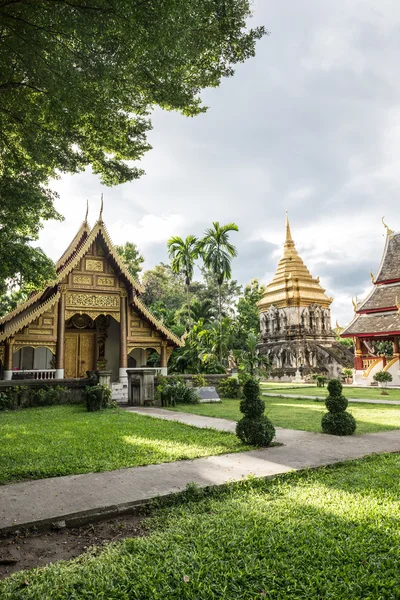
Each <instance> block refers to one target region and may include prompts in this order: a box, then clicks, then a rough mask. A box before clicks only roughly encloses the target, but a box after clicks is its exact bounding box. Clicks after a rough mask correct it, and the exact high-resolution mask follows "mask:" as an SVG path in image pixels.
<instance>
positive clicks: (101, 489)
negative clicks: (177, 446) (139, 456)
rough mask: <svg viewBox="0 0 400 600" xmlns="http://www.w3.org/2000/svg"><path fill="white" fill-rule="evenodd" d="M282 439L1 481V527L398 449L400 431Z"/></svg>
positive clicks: (96, 513)
mask: <svg viewBox="0 0 400 600" xmlns="http://www.w3.org/2000/svg"><path fill="white" fill-rule="evenodd" d="M129 410H132V411H133V412H138V413H141V414H147V415H150V416H153V417H156V418H160V417H161V418H166V419H173V420H178V421H180V422H187V423H190V424H192V425H196V426H198V427H215V428H217V429H218V428H220V427H223V429H224V430H226V429H228V430H229V431H232V430H233V429H234V427H235V422H234V421H225V420H223V419H213V418H211V417H199V416H198V415H188V414H187V413H180V412H172V411H166V410H161V409H154V408H133V409H129ZM221 421H222V423H221ZM277 441H278V442H280V443H282V444H284V445H283V446H279V447H273V448H265V449H262V450H252V451H250V452H243V453H238V454H224V455H220V456H210V457H208V458H198V459H195V460H190V461H185V460H183V461H179V462H173V463H163V464H161V465H149V466H146V467H133V468H130V469H120V470H117V471H108V472H105V473H88V474H85V475H73V476H68V477H53V478H49V479H42V480H36V481H28V482H21V483H14V484H9V485H3V486H0V532H5V531H7V530H8V531H12V530H15V529H18V528H20V527H22V526H25V527H29V526H33V525H35V526H37V527H41V526H45V525H47V524H49V523H53V522H55V521H65V522H66V523H67V525H74V524H78V523H82V522H85V521H90V520H94V519H95V518H99V517H101V516H103V517H104V516H115V515H118V514H123V513H124V512H126V511H129V510H131V509H132V507H134V506H135V505H138V504H141V503H145V502H146V501H148V500H150V499H151V498H155V497H157V496H165V495H168V494H171V493H174V492H179V491H182V490H184V489H185V487H186V486H187V484H188V483H191V482H195V483H196V484H197V485H199V486H209V485H219V484H222V483H226V482H229V481H238V480H241V479H244V478H246V477H248V476H249V475H255V476H257V477H268V476H272V475H276V474H278V473H286V472H287V471H292V470H298V469H305V468H308V467H318V466H322V465H328V464H332V463H335V462H339V461H344V460H348V459H353V458H361V457H362V456H366V455H368V454H372V453H376V452H400V432H399V431H389V432H384V433H372V434H368V435H359V436H352V437H348V438H338V437H335V436H330V435H323V434H320V433H308V432H305V431H294V430H290V429H280V428H277Z"/></svg>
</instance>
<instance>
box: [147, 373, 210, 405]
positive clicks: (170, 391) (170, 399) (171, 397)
mask: <svg viewBox="0 0 400 600" xmlns="http://www.w3.org/2000/svg"><path fill="white" fill-rule="evenodd" d="M157 390H158V392H159V395H160V399H161V406H175V405H176V404H198V403H199V402H200V398H199V396H198V395H197V394H196V392H195V391H194V389H193V388H189V387H187V385H186V384H185V383H184V381H182V379H181V378H180V377H171V378H170V379H167V378H166V377H165V378H164V379H163V380H162V381H161V383H160V378H159V385H158V388H157Z"/></svg>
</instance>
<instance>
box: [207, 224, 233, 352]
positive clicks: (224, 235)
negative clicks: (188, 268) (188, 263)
mask: <svg viewBox="0 0 400 600" xmlns="http://www.w3.org/2000/svg"><path fill="white" fill-rule="evenodd" d="M230 231H239V227H238V226H237V225H236V223H229V224H228V225H222V226H221V225H220V224H219V223H218V221H215V222H214V223H213V227H212V228H210V229H206V231H205V232H204V238H203V239H202V240H200V242H199V245H198V249H199V253H200V254H201V256H202V257H203V260H204V265H205V267H206V268H207V269H210V271H211V272H212V273H214V275H215V278H216V280H217V284H218V318H219V332H220V337H221V338H222V299H221V288H222V284H223V283H224V281H225V279H230V278H231V275H232V269H231V261H232V258H234V257H235V256H237V250H236V248H235V246H233V244H231V243H230V242H229V236H228V234H229V232H230ZM220 360H221V361H222V346H220Z"/></svg>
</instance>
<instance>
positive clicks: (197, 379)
mask: <svg viewBox="0 0 400 600" xmlns="http://www.w3.org/2000/svg"><path fill="white" fill-rule="evenodd" d="M192 383H193V387H205V386H206V385H207V381H206V378H205V377H203V375H193V377H192Z"/></svg>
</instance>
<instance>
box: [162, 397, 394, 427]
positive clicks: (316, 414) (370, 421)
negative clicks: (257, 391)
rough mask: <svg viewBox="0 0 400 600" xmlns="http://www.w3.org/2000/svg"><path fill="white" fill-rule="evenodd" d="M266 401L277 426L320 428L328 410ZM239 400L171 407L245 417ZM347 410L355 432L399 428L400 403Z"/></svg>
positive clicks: (319, 404) (295, 402)
mask: <svg viewBox="0 0 400 600" xmlns="http://www.w3.org/2000/svg"><path fill="white" fill-rule="evenodd" d="M264 400H265V404H266V410H265V413H266V415H267V416H268V417H269V418H270V419H271V421H272V422H273V424H274V425H276V426H277V427H288V428H289V429H302V430H304V431H319V432H320V431H321V417H322V415H323V413H324V412H326V408H325V404H324V403H323V402H315V400H296V399H294V400H291V399H289V398H268V397H264ZM239 403H240V400H237V399H223V400H222V402H221V403H213V404H191V405H187V404H186V405H182V404H181V405H179V406H174V407H171V410H178V411H182V412H189V413H194V414H197V415H205V416H207V417H220V418H221V419H233V420H234V421H237V420H238V419H240V418H241V417H242V416H243V415H242V414H241V412H240V410H239ZM348 411H349V412H351V413H352V415H353V416H354V418H355V419H356V421H357V432H356V433H373V432H375V431H388V430H390V429H400V406H385V405H377V404H375V405H374V404H351V405H349V408H348Z"/></svg>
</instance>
